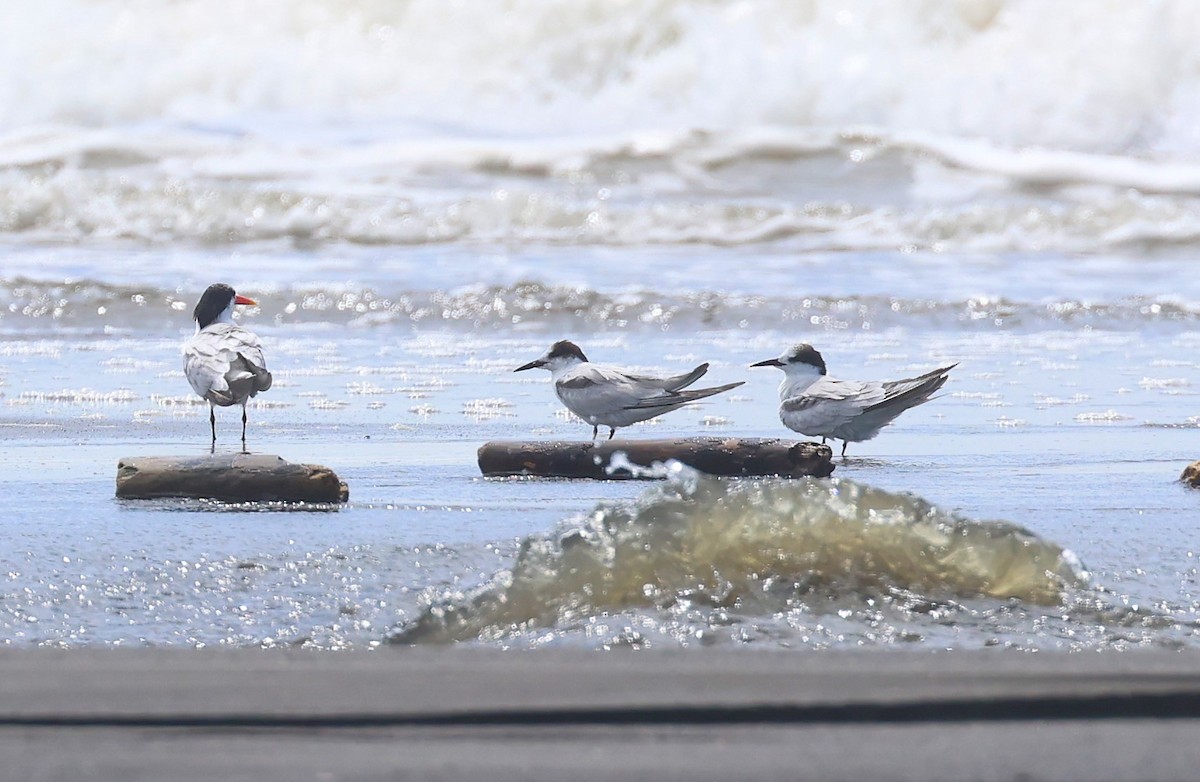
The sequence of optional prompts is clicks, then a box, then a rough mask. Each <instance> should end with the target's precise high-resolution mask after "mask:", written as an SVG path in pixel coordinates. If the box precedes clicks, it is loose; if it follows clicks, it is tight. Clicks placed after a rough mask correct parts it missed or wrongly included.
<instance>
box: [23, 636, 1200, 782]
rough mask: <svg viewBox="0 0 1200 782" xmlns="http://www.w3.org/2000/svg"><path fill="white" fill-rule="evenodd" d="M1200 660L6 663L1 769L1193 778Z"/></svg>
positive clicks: (245, 658)
mask: <svg viewBox="0 0 1200 782" xmlns="http://www.w3.org/2000/svg"><path fill="white" fill-rule="evenodd" d="M1198 729H1200V656H1198V655H1196V654H1194V653H1165V652H1139V653H1130V654H1122V655H1114V654H1105V655H1096V654H1091V655H1067V654H1036V655H1031V654H1012V653H996V652H973V653H920V654H918V653H896V652H891V653H887V654H879V653H874V652H861V653H855V652H846V653H833V654H820V655H813V654H797V653H794V652H761V653H747V652H745V651H738V652H732V653H731V652H729V651H717V650H706V651H703V652H691V653H681V652H657V653H650V654H647V653H629V654H594V653H586V652H568V651H552V652H546V651H543V652H531V653H524V654H514V653H511V652H499V651H495V650H485V649H469V650H467V649H449V650H447V649H411V650H399V649H390V650H384V651H380V652H374V653H348V654H335V655H328V654H311V653H303V652H282V651H273V652H271V651H261V650H242V651H192V650H86V651H78V650H76V651H67V652H47V651H40V652H34V651H7V652H4V653H2V654H0V755H2V756H3V757H4V758H6V761H5V766H6V768H5V772H6V775H8V776H9V778H12V779H38V780H71V779H89V780H107V779H112V780H118V779H119V780H123V781H127V780H137V779H172V780H193V779H195V780H200V779H218V778H219V779H226V780H242V779H245V780H276V779H278V780H305V779H314V780H338V779H483V778H487V779H498V780H506V779H513V780H531V779H532V780H538V779H546V780H557V779H562V778H564V777H565V776H568V775H569V776H570V777H571V778H573V779H585V780H586V779H644V778H648V775H653V778H655V779H684V778H686V779H737V778H747V777H763V776H765V777H767V778H805V779H845V780H858V779H876V780H885V779H886V780H962V779H978V780H1012V779H1037V780H1060V779H1061V780H1078V779H1088V780H1133V779H1156V780H1176V779H1177V780H1192V779H1194V778H1195V769H1196V767H1197V763H1198V762H1200V745H1197V744H1196V742H1195V741H1194V737H1195V736H1196V731H1197V730H1198Z"/></svg>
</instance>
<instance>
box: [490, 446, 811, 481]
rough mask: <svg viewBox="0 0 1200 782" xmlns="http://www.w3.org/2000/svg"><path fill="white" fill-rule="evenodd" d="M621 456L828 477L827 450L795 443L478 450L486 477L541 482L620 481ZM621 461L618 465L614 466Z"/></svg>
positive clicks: (641, 461) (626, 474)
mask: <svg viewBox="0 0 1200 782" xmlns="http://www.w3.org/2000/svg"><path fill="white" fill-rule="evenodd" d="M616 453H621V454H623V455H624V458H625V459H627V460H628V461H630V462H632V463H633V464H635V465H639V466H643V467H649V466H651V465H653V464H654V463H655V462H665V461H668V460H670V459H676V460H678V461H680V462H683V463H684V464H686V465H688V466H690V467H694V468H695V469H697V470H700V471H701V472H705V473H708V474H709V475H726V476H754V475H780V476H784V477H788V478H800V477H803V476H806V475H812V476H816V477H818V478H824V477H825V476H827V475H829V474H830V473H832V472H833V467H834V465H833V451H832V450H831V449H830V448H829V446H827V445H821V444H819V443H812V442H796V441H794V440H778V439H760V438H741V437H730V438H720V437H687V438H680V439H669V440H605V441H601V442H596V443H592V442H563V441H555V440H546V441H513V440H498V441H494V442H489V443H485V444H484V445H483V446H482V447H481V448H480V449H479V470H480V471H481V472H482V473H483V474H484V475H485V476H488V477H502V476H515V475H531V476H537V477H541V478H597V479H614V478H615V479H625V478H638V477H653V476H642V475H633V474H631V473H630V471H629V470H628V469H624V468H621V467H618V468H615V469H610V466H611V462H612V457H613V455H614V454H616ZM619 463H620V460H618V464H619Z"/></svg>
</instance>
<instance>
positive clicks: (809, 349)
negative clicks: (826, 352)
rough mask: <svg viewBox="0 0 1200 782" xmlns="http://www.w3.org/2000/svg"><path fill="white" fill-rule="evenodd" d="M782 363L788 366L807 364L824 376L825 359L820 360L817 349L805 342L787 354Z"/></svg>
mask: <svg viewBox="0 0 1200 782" xmlns="http://www.w3.org/2000/svg"><path fill="white" fill-rule="evenodd" d="M784 361H786V362H787V363H789V364H808V365H810V366H814V367H816V368H817V370H818V371H819V372H820V373H821V374H822V375H823V374H825V359H823V358H821V354H820V353H818V352H817V349H816V348H814V347H813V346H812V345H810V344H808V343H807V342H801V343H800V344H799V345H797V346H796V347H794V348H792V349H791V350H789V351H788V352H787V355H786V356H785V357H784Z"/></svg>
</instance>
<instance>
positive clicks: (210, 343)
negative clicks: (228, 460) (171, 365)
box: [183, 283, 271, 451]
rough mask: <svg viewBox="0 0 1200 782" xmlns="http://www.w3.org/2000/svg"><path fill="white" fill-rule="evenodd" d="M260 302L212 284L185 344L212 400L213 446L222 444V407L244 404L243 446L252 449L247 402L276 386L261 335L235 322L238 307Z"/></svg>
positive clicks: (193, 378)
mask: <svg viewBox="0 0 1200 782" xmlns="http://www.w3.org/2000/svg"><path fill="white" fill-rule="evenodd" d="M239 304H244V305H249V306H255V305H257V304H258V302H256V301H254V300H253V299H248V298H246V297H245V296H239V295H237V293H236V292H235V291H234V290H233V288H231V287H229V286H228V285H225V284H223V283H216V284H214V285H210V286H208V290H206V291H204V295H203V296H201V297H200V301H199V303H197V304H196V309H195V310H194V311H193V312H192V317H193V318H194V319H195V321H196V335H195V336H194V337H192V338H191V339H189V340H188V341H187V342H185V343H184V345H183V373H184V375H186V376H187V379H188V383H190V384H191V386H192V388H193V389H194V390H195V392H196V393H197V394H199V395H200V396H201V398H203V399H205V400H206V401H207V402H208V421H209V424H210V425H211V426H212V448H213V450H214V451H215V450H216V447H217V413H216V406H217V405H220V406H221V407H231V406H233V405H241V406H242V450H243V451H245V449H246V402H247V400H249V399H250V398H251V397H253V396H255V395H256V394H258V393H259V392H260V391H266V390H267V389H268V388H270V387H271V373H270V372H268V371H267V361H266V358H265V357H264V356H263V351H262V343H261V342H259V339H258V335H256V334H255V333H254V332H252V331H250V330H248V329H244V328H242V327H241V326H239V325H237V324H236V323H234V322H233V308H234V307H235V306H237V305H239Z"/></svg>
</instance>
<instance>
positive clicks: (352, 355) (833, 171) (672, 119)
mask: <svg viewBox="0 0 1200 782" xmlns="http://www.w3.org/2000/svg"><path fill="white" fill-rule="evenodd" d="M1197 40H1200V6H1197V5H1195V4H1194V3H1191V2H1187V1H1186V0H1178V1H1177V2H1169V1H1166V0H1159V1H1149V2H1132V1H1130V0H1125V1H1123V2H1121V1H1117V0H1097V1H1096V2H1090V3H1086V4H1085V3H1059V4H1045V3H1038V2H1032V1H1027V2H1022V1H1020V0H1009V1H1007V2H1005V1H1004V0H921V1H919V2H918V1H916V0H914V1H913V2H905V3H884V2H867V1H866V0H863V1H861V2H831V1H825V0H808V1H803V0H779V1H778V2H772V1H770V0H760V1H756V0H743V1H741V2H709V1H706V0H624V1H622V2H613V1H611V0H605V1H601V0H594V1H589V0H571V1H570V2H567V1H566V0H560V1H553V0H541V1H537V2H535V1H534V0H510V1H508V2H495V3H487V4H480V3H467V2H454V1H449V0H441V1H434V0H430V1H429V2H422V1H421V0H411V1H409V2H397V1H395V0H391V1H389V2H383V0H379V1H378V2H372V1H371V0H352V1H337V2H335V0H292V1H290V2H284V1H283V0H278V1H275V0H266V1H263V2H248V1H247V0H209V1H208V2H198V1H195V0H178V1H177V2H171V3H163V2H152V1H151V0H129V1H128V2H117V1H115V0H47V1H46V2H42V3H39V4H37V5H35V6H28V7H25V6H22V7H21V8H19V9H15V10H10V11H9V12H8V13H6V14H5V15H4V23H3V24H0V253H2V255H0V258H2V260H0V433H2V434H3V437H4V443H5V446H6V447H5V448H4V449H3V452H2V454H0V484H3V491H4V495H5V496H6V497H7V503H6V507H5V509H4V512H3V513H2V514H0V529H3V535H2V536H0V540H2V541H3V542H0V644H4V645H9V646H18V647H25V646H36V645H41V646H108V645H114V646H115V645H132V646H137V645H155V646H159V645H171V646H191V647H202V646H239V647H240V646H268V647H272V646H300V647H305V648H309V647H311V648H318V649H342V648H370V647H374V646H379V645H383V644H388V643H446V642H460V643H465V644H467V645H493V646H503V647H511V648H531V647H538V646H544V645H561V646H575V647H585V648H598V649H599V648H616V647H622V648H661V647H666V648H675V647H679V646H684V647H692V646H708V645H721V646H726V647H738V648H741V647H745V648H748V649H751V648H760V647H764V646H766V647H771V648H775V647H779V646H784V647H791V648H797V649H826V648H835V649H840V648H858V647H864V646H865V647H871V648H894V647H903V648H923V649H943V648H980V647H999V648H1014V649H1022V650H1054V649H1067V650H1101V649H1104V650H1106V649H1126V648H1133V647H1142V646H1168V647H1195V646H1197V645H1200V637H1198V635H1197V628H1198V625H1197V623H1198V621H1200V591H1198V587H1197V563H1196V544H1195V535H1194V530H1195V525H1196V520H1197V519H1198V518H1200V515H1197V507H1196V506H1197V501H1198V495H1196V494H1195V493H1194V492H1191V491H1189V490H1188V489H1185V488H1184V487H1183V486H1181V485H1180V484H1179V483H1178V482H1177V480H1176V478H1177V477H1178V475H1179V472H1180V471H1181V470H1182V468H1183V467H1184V466H1185V465H1186V464H1187V463H1188V462H1190V461H1192V460H1194V459H1196V458H1200V448H1198V447H1197V446H1198V445H1200V432H1198V431H1197V430H1198V428H1200V409H1197V405H1196V393H1197V391H1196V384H1197V382H1200V378H1198V372H1197V369H1198V367H1200V363H1198V360H1197V358H1196V351H1197V347H1198V346H1200V276H1198V275H1197V274H1196V273H1195V269H1196V257H1195V256H1196V255H1197V251H1198V250H1200V49H1198V48H1197V47H1196V46H1195V42H1196V41H1197ZM216 281H223V282H228V283H230V284H232V285H234V286H235V287H236V288H237V289H238V291H239V292H240V293H243V294H245V295H248V296H251V297H253V298H255V299H256V300H258V302H259V306H258V307H256V308H252V309H248V310H246V311H245V312H244V313H243V315H242V322H243V323H244V324H246V325H247V326H249V327H250V328H252V329H254V330H255V331H256V332H258V333H259V334H260V335H261V337H262V339H263V342H264V345H265V348H266V351H267V355H268V359H269V362H270V368H271V370H272V372H273V373H274V375H275V378H276V383H275V387H274V388H272V389H271V391H270V392H269V393H267V394H264V395H262V396H260V397H259V398H258V399H256V400H255V401H254V402H253V403H252V404H251V405H250V408H249V415H250V433H249V444H250V448H251V450H254V451H259V452H267V453H278V454H280V455H282V456H284V457H285V458H287V459H289V460H292V461H314V462H321V463H324V464H327V465H328V466H330V467H332V468H334V469H335V470H337V471H338V472H339V474H340V475H341V477H342V478H343V479H344V480H346V481H347V482H348V483H349V484H350V491H351V502H350V504H349V505H348V506H346V507H343V508H340V509H330V508H307V509H303V510H296V509H283V508H278V507H270V506H266V507H259V506H254V507H234V508H231V507H228V506H219V505H214V504H205V503H183V502H180V503H139V502H120V501H117V500H116V499H114V497H113V479H114V477H115V472H116V462H117V460H118V458H120V457H122V456H127V455H128V456H133V455H147V454H199V453H203V452H204V451H206V450H207V447H208V425H207V420H206V419H207V409H206V406H204V405H202V404H201V403H200V400H199V399H196V398H194V397H192V395H191V393H190V389H189V388H188V386H187V383H186V381H185V380H184V378H183V373H182V360H181V357H180V355H179V346H180V344H181V343H182V341H183V340H184V339H185V338H186V337H188V336H190V334H191V333H192V331H193V324H192V322H191V321H190V311H191V308H192V306H193V305H194V303H195V301H196V299H197V298H198V296H199V295H200V293H201V292H202V290H203V289H204V288H205V287H206V286H207V285H208V284H209V283H211V282H216ZM560 338H571V339H573V340H575V341H576V342H578V343H579V344H580V345H582V347H583V348H584V350H585V351H586V352H587V353H588V355H589V356H590V357H591V358H593V359H594V360H596V361H600V362H604V363H612V364H618V365H622V366H626V367H629V368H633V369H637V370H639V371H647V372H650V371H653V372H671V373H678V372H681V371H685V370H686V369H689V368H690V367H692V366H694V365H695V364H698V363H700V362H702V361H708V362H710V363H711V365H712V368H711V369H710V372H709V375H708V376H707V378H706V380H709V379H711V380H712V381H713V382H714V383H723V382H732V381H734V380H746V381H747V383H746V385H744V386H742V387H740V388H738V389H736V390H735V391H734V392H732V393H730V394H726V395H722V396H719V397H715V398H713V399H711V400H709V401H708V402H707V403H706V404H704V405H700V406H697V407H694V408H688V409H684V410H681V411H678V412H675V413H671V414H669V415H667V416H664V417H662V418H660V419H656V420H655V421H653V422H650V423H648V424H645V425H640V426H635V427H631V428H629V429H628V430H625V431H624V432H622V434H623V435H624V436H628V437H634V438H645V437H654V436H688V435H694V434H704V435H713V436H737V437H773V436H790V435H791V433H790V432H788V431H787V430H785V429H784V428H783V427H782V425H781V424H780V423H779V421H778V418H777V415H776V407H777V398H776V384H777V382H778V376H777V375H778V373H776V372H774V371H772V370H769V369H755V370H751V369H749V368H748V365H749V364H751V363H754V362H756V361H760V360H762V359H765V358H770V357H773V356H777V355H779V353H780V352H782V351H783V350H784V349H785V348H786V347H788V346H789V345H791V344H793V343H795V342H798V341H808V342H812V343H813V344H814V345H816V346H817V347H818V349H820V350H821V351H822V353H823V354H824V356H825V359H826V362H827V363H828V365H829V368H830V373H831V374H833V375H835V376H839V377H848V378H871V379H895V378H898V377H902V376H909V375H911V374H916V373H919V372H922V371H926V370H928V369H931V368H933V367H935V366H941V365H944V364H946V363H953V362H958V363H959V367H958V368H957V369H956V370H955V371H954V372H953V374H952V380H951V382H950V383H949V384H948V385H947V386H946V389H945V393H944V395H943V396H942V397H941V398H939V399H937V400H935V401H934V402H932V403H930V404H929V405H926V406H923V407H921V408H918V409H916V410H913V411H910V412H908V413H906V414H905V415H904V416H902V417H901V418H900V419H899V420H898V421H897V423H896V424H895V425H893V426H892V427H890V428H889V429H887V430H885V431H884V432H883V434H881V435H880V437H879V438H878V439H876V440H873V441H870V442H867V443H860V444H852V445H851V447H850V450H849V457H850V458H849V459H848V460H846V461H845V462H842V461H839V462H838V467H837V471H836V472H835V473H834V476H835V480H834V481H833V482H824V483H822V482H807V481H800V482H790V483H789V482H783V483H777V482H772V481H764V482H753V481H746V482H733V483H729V482H712V481H709V480H707V479H703V478H701V477H699V476H695V475H692V474H688V473H687V471H675V472H672V473H671V474H670V475H669V477H668V478H667V479H665V480H662V481H659V482H656V483H652V482H613V483H600V482H589V483H584V482H571V481H547V480H504V481H497V480H484V479H482V478H480V477H479V475H478V470H477V468H476V465H475V450H476V448H477V447H478V446H479V445H480V444H482V443H483V442H485V441H487V440H491V439H500V438H506V439H508V438H585V437H587V436H588V435H590V427H587V426H585V425H584V424H581V423H579V422H578V421H573V420H571V419H570V417H569V416H568V415H567V414H566V412H565V411H564V410H563V409H562V408H561V406H560V405H559V404H558V403H557V401H556V400H555V398H554V397H553V394H552V391H551V388H550V385H549V380H548V378H547V377H546V376H545V375H541V376H539V377H529V376H528V375H535V374H540V373H522V374H521V375H514V374H513V373H512V371H511V370H512V369H514V368H515V367H517V366H519V365H521V364H523V363H525V362H526V361H529V360H531V359H533V358H536V357H537V356H539V355H541V353H542V352H543V351H544V350H545V349H546V347H547V346H548V345H549V344H550V343H552V342H553V341H555V340H557V339H560ZM223 412H224V413H225V415H223V416H219V420H218V438H219V441H218V447H219V448H234V447H236V445H237V441H236V436H237V434H238V427H237V422H236V420H235V418H236V413H231V412H230V411H223ZM931 563H932V564H931Z"/></svg>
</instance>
